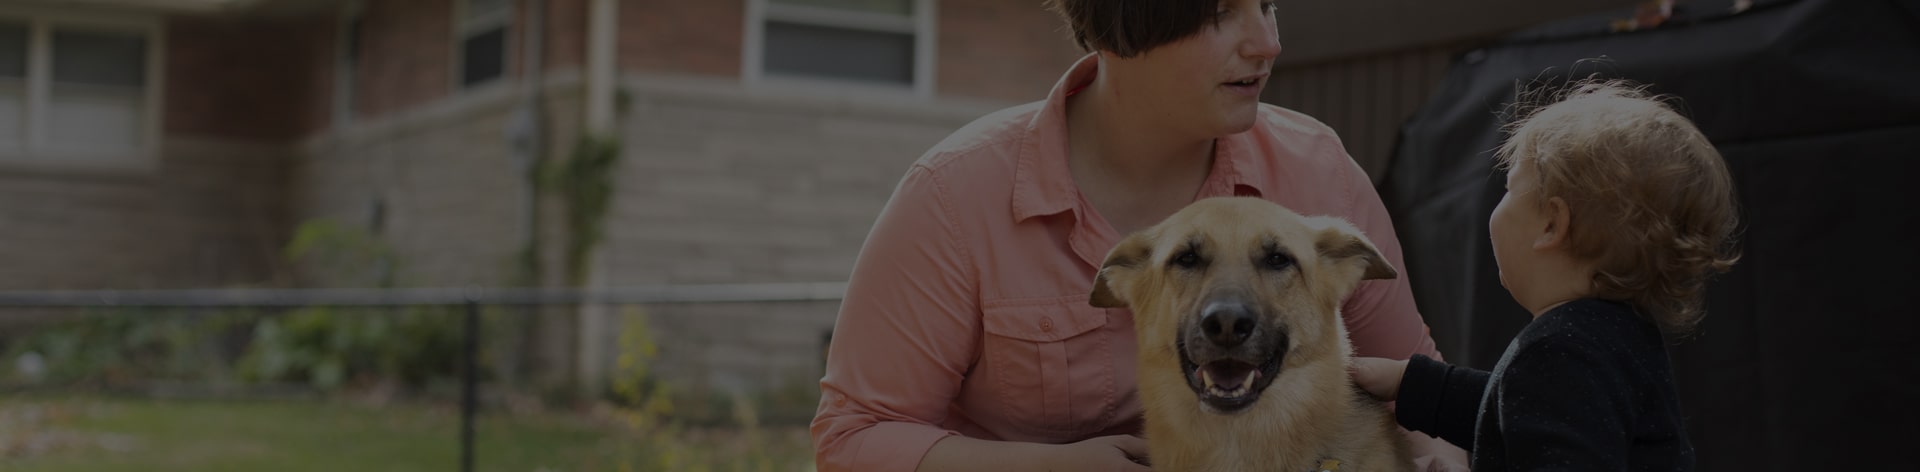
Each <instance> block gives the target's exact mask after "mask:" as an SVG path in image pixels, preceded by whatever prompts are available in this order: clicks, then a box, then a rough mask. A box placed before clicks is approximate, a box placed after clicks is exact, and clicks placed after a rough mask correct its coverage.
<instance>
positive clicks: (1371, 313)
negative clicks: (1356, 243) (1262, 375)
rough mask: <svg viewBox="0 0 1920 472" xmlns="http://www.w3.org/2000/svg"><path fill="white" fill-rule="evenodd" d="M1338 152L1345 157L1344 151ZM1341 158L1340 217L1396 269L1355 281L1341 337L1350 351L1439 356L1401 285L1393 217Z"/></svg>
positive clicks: (1407, 288)
mask: <svg viewBox="0 0 1920 472" xmlns="http://www.w3.org/2000/svg"><path fill="white" fill-rule="evenodd" d="M1340 155H1341V157H1343V158H1345V157H1346V153H1344V152H1341V153H1340ZM1347 162H1348V165H1347V167H1345V168H1344V169H1346V171H1345V174H1346V175H1345V180H1346V181H1347V182H1346V183H1347V187H1348V188H1347V193H1348V195H1349V201H1350V202H1351V203H1350V204H1349V205H1348V208H1349V210H1348V211H1347V214H1346V215H1345V218H1346V219H1347V221H1348V222H1349V223H1353V226H1354V227H1355V228H1358V229H1359V230H1360V232H1361V233H1364V234H1365V235H1366V237H1367V240H1369V241H1372V242H1373V246H1374V247H1375V248H1376V249H1379V250H1380V255H1381V256H1384V257H1386V259H1387V263H1389V264H1393V269H1394V271H1396V272H1398V273H1399V276H1397V277H1394V278H1391V279H1385V280H1368V281H1363V282H1361V283H1360V286H1359V287H1358V288H1356V289H1354V291H1353V294H1352V295H1349V296H1347V300H1346V303H1345V304H1343V305H1342V306H1341V309H1340V313H1341V316H1342V317H1343V318H1344V319H1345V321H1346V324H1347V335H1348V337H1349V338H1350V339H1352V340H1353V349H1354V351H1355V352H1354V355H1356V356H1360V357H1384V358H1389V359H1407V358H1409V357H1410V356H1412V355H1414V354H1421V355H1425V356H1427V357H1431V358H1433V359H1436V360H1439V359H1441V356H1440V351H1438V350H1436V349H1434V345H1433V338H1432V337H1431V336H1430V335H1429V334H1428V331H1427V324H1426V320H1424V319H1422V318H1421V317H1420V311H1419V309H1418V308H1417V307H1415V306H1414V303H1413V289H1412V286H1411V285H1410V284H1408V283H1407V265H1406V260H1405V259H1403V258H1402V257H1401V253H1400V239H1399V237H1398V236H1396V235H1395V234H1394V230H1393V219H1392V218H1390V217H1389V216H1388V214H1387V207H1386V205H1385V204H1384V203H1381V201H1380V194H1379V193H1377V192H1375V191H1374V189H1373V182H1372V181H1370V180H1367V175H1366V172H1365V171H1363V170H1361V169H1360V167H1359V165H1357V164H1353V163H1352V159H1351V158H1348V159H1347Z"/></svg>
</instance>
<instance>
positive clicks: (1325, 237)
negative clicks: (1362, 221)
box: [1311, 217, 1400, 280]
mask: <svg viewBox="0 0 1920 472" xmlns="http://www.w3.org/2000/svg"><path fill="white" fill-rule="evenodd" d="M1311 224H1312V226H1314V227H1315V228H1317V229H1318V230H1319V234H1317V235H1315V236H1314V242H1313V246H1314V250H1316V251H1319V253H1320V259H1322V260H1325V261H1327V262H1328V263H1331V264H1337V265H1341V266H1344V267H1357V268H1359V271H1360V280H1374V279H1391V278H1394V277H1399V276H1400V274H1399V272H1397V271H1395V270H1394V269H1393V265H1392V264H1388V263H1387V258H1386V257H1384V256H1381V255H1380V250H1379V249H1375V248H1374V247H1373V243H1371V242H1368V241H1367V238H1366V236H1362V235H1361V234H1360V230H1358V229H1354V227H1353V224H1351V223H1348V222H1347V221H1346V220H1342V219H1339V218H1331V217H1317V218H1313V219H1312V221H1311Z"/></svg>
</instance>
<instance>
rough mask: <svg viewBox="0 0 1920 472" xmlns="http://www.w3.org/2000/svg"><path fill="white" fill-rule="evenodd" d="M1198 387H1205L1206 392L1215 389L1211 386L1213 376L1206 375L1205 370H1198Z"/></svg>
mask: <svg viewBox="0 0 1920 472" xmlns="http://www.w3.org/2000/svg"><path fill="white" fill-rule="evenodd" d="M1200 385H1201V386H1204V387H1206V388H1207V389H1208V390H1215V389H1217V387H1214V385H1213V376H1212V375H1207V371H1206V370H1205V369H1201V370H1200Z"/></svg>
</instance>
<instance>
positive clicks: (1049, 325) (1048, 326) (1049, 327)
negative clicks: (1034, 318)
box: [1040, 318, 1053, 332]
mask: <svg viewBox="0 0 1920 472" xmlns="http://www.w3.org/2000/svg"><path fill="white" fill-rule="evenodd" d="M1040 330H1041V331H1049V332H1050V331H1053V318H1041V319H1040Z"/></svg>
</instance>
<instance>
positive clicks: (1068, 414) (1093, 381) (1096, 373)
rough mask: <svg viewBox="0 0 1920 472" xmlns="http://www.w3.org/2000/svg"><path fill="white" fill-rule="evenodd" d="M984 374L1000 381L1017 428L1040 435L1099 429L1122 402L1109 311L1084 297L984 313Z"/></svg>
mask: <svg viewBox="0 0 1920 472" xmlns="http://www.w3.org/2000/svg"><path fill="white" fill-rule="evenodd" d="M982 308H983V309H982V310H981V311H982V313H981V315H982V318H983V320H982V321H983V329H984V331H985V332H986V333H985V336H984V339H983V340H982V346H981V347H982V350H981V355H980V356H981V358H980V366H979V368H980V370H981V371H982V372H980V373H979V374H980V375H981V376H982V377H983V380H989V381H992V382H994V383H995V389H994V390H996V391H997V395H996V396H997V397H998V400H999V401H1000V403H1001V405H1002V406H1003V407H1004V410H1003V412H1004V413H1005V414H1006V416H1005V417H1003V418H1002V419H1003V420H1005V421H1006V425H1007V426H1008V427H1011V428H1015V429H1018V430H1023V431H1026V432H1028V433H1030V434H1033V435H1034V436H1035V437H1074V436H1078V435H1082V434H1086V433H1089V432H1094V431H1099V430H1100V429H1102V428H1104V427H1105V426H1106V424H1107V423H1108V422H1109V421H1110V420H1111V419H1112V416H1113V412H1114V408H1115V404H1116V403H1117V399H1118V398H1119V397H1120V396H1121V395H1120V393H1121V392H1119V391H1118V390H1117V388H1116V387H1117V386H1116V385H1115V383H1114V369H1115V368H1116V362H1117V361H1118V360H1119V359H1118V358H1117V357H1116V356H1115V352H1114V349H1115V348H1116V346H1114V344H1115V343H1114V340H1113V339H1110V338H1111V337H1112V336H1111V335H1110V334H1111V333H1109V332H1108V331H1109V330H1106V329H1102V328H1105V327H1106V326H1107V318H1108V313H1107V310H1106V309H1104V308H1096V307H1092V306H1088V305H1087V300H1086V296H1085V295H1078V296H1071V297H1061V298H1055V299H1041V300H1008V301H1002V302H996V303H989V304H987V305H985V306H983V307H982Z"/></svg>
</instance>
